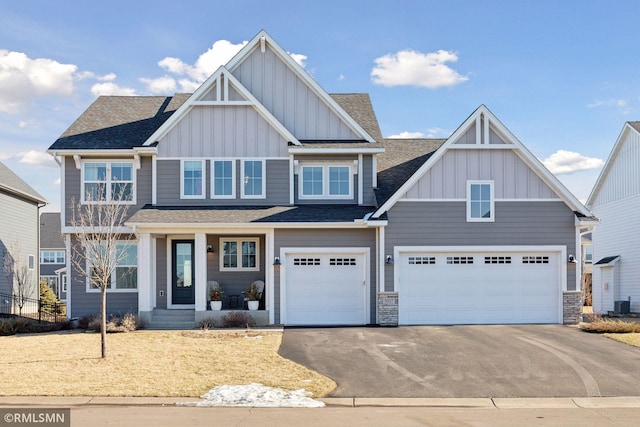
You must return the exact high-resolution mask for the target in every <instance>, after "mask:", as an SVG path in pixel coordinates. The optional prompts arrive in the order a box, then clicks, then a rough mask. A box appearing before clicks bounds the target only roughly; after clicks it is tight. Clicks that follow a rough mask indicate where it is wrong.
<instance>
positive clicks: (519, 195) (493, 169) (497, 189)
mask: <svg viewBox="0 0 640 427" xmlns="http://www.w3.org/2000/svg"><path fill="white" fill-rule="evenodd" d="M468 180H492V181H494V197H495V198H496V199H559V198H558V196H557V194H555V192H554V191H553V190H552V189H551V188H550V187H549V186H548V185H547V184H546V183H545V182H544V181H542V179H540V177H539V176H538V175H537V174H536V172H534V171H533V170H532V169H531V168H530V167H529V166H528V165H527V164H526V163H524V162H523V161H522V160H521V159H520V158H519V157H518V156H517V155H516V154H515V153H514V152H513V151H512V150H505V149H503V150H487V149H455V150H449V151H447V152H446V153H445V154H444V155H443V156H442V158H441V159H439V160H438V161H437V162H436V163H435V164H434V165H433V166H432V167H431V168H430V169H429V170H428V171H427V172H426V173H425V174H424V175H423V176H422V177H421V178H420V180H418V182H416V184H415V185H414V186H413V187H411V188H410V189H409V190H408V191H407V193H406V195H405V196H404V198H408V199H466V197H467V181H468Z"/></svg>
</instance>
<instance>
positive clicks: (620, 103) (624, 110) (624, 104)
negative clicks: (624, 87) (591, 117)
mask: <svg viewBox="0 0 640 427" xmlns="http://www.w3.org/2000/svg"><path fill="white" fill-rule="evenodd" d="M587 108H617V109H618V111H619V112H620V113H621V114H629V113H630V112H631V107H630V106H629V101H628V100H626V99H621V98H611V99H605V100H598V101H595V102H592V103H591V104H588V105H587Z"/></svg>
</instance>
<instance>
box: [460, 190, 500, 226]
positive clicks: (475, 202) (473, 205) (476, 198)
mask: <svg viewBox="0 0 640 427" xmlns="http://www.w3.org/2000/svg"><path fill="white" fill-rule="evenodd" d="M494 206H495V204H494V200H493V181H467V222H492V221H494V219H495V215H494V210H495V209H494Z"/></svg>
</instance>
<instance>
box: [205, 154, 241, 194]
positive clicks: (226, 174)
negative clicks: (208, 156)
mask: <svg viewBox="0 0 640 427" xmlns="http://www.w3.org/2000/svg"><path fill="white" fill-rule="evenodd" d="M211 181H212V182H211V198H212V199H235V198H236V162H235V160H212V161H211Z"/></svg>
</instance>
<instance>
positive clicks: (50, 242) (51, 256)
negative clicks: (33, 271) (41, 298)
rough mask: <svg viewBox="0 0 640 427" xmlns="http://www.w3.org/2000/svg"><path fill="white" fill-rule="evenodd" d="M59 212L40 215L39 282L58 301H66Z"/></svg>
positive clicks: (62, 239) (64, 260)
mask: <svg viewBox="0 0 640 427" xmlns="http://www.w3.org/2000/svg"><path fill="white" fill-rule="evenodd" d="M60 224H61V221H60V212H43V213H42V214H40V280H45V281H46V282H47V284H48V285H49V287H50V288H51V290H53V292H54V293H55V294H56V296H57V297H58V299H59V300H61V301H66V299H67V269H66V267H67V262H66V248H65V242H64V237H63V236H62V227H61V225H60Z"/></svg>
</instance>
